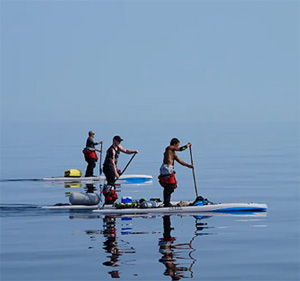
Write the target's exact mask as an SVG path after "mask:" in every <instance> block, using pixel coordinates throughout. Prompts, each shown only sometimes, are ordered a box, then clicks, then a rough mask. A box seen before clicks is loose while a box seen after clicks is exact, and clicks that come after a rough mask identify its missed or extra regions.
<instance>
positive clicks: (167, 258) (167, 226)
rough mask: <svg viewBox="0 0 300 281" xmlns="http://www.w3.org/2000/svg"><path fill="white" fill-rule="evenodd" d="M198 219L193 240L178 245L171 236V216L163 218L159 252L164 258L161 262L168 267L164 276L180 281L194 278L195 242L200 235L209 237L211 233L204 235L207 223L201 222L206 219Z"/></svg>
mask: <svg viewBox="0 0 300 281" xmlns="http://www.w3.org/2000/svg"><path fill="white" fill-rule="evenodd" d="M195 218H196V222H195V226H196V230H195V233H194V236H193V238H192V239H191V240H190V241H189V242H188V243H181V244H176V243H174V242H175V241H176V237H173V236H172V235H171V231H172V230H174V228H172V227H171V218H170V216H163V228H164V233H163V238H160V239H159V252H160V253H161V254H162V257H161V258H160V259H159V262H161V263H163V264H164V265H165V267H166V270H165V272H164V275H167V276H170V277H171V278H172V280H180V279H181V278H193V271H192V268H193V265H194V264H195V262H196V259H195V258H193V256H192V253H193V252H195V251H196V249H195V248H193V241H194V239H195V238H196V237H197V236H199V235H209V234H210V233H202V231H203V230H204V229H207V228H208V227H207V226H206V225H207V223H203V222H201V221H199V220H201V219H203V218H205V217H201V218H199V217H198V218H197V217H195Z"/></svg>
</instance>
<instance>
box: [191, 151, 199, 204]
mask: <svg viewBox="0 0 300 281" xmlns="http://www.w3.org/2000/svg"><path fill="white" fill-rule="evenodd" d="M190 155H191V163H192V165H193V166H194V161H193V154H192V146H190ZM193 177H194V185H195V192H196V198H197V197H198V189H197V183H196V176H195V168H194V169H193Z"/></svg>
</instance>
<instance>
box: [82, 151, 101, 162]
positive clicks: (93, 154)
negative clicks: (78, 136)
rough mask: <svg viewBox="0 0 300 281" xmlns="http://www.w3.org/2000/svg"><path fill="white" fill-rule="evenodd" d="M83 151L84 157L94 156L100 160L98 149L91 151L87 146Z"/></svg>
mask: <svg viewBox="0 0 300 281" xmlns="http://www.w3.org/2000/svg"><path fill="white" fill-rule="evenodd" d="M82 153H83V154H84V157H86V158H94V159H95V160H96V161H97V160H98V155H97V153H96V151H90V150H88V149H87V148H85V149H84V150H83V151H82Z"/></svg>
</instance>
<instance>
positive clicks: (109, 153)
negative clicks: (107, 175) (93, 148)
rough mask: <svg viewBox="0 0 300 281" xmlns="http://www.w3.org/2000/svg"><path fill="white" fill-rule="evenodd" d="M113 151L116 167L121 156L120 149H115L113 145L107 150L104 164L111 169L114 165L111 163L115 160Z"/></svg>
mask: <svg viewBox="0 0 300 281" xmlns="http://www.w3.org/2000/svg"><path fill="white" fill-rule="evenodd" d="M113 151H115V166H116V167H117V164H118V159H119V155H120V148H119V147H118V148H117V149H115V148H114V146H113V145H111V146H110V147H109V149H107V151H106V157H105V160H104V164H103V165H104V166H106V167H110V166H111V165H112V163H111V162H112V159H113Z"/></svg>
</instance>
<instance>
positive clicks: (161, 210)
mask: <svg viewBox="0 0 300 281" xmlns="http://www.w3.org/2000/svg"><path fill="white" fill-rule="evenodd" d="M265 211H267V205H266V204H259V203H219V204H209V205H203V206H174V207H157V208H145V209H143V208H136V209H134V208H132V209H130V208H128V209H117V208H114V207H110V208H103V209H95V210H93V212H97V213H101V214H143V213H144V214H179V213H198V212H229V213H230V212H265Z"/></svg>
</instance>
